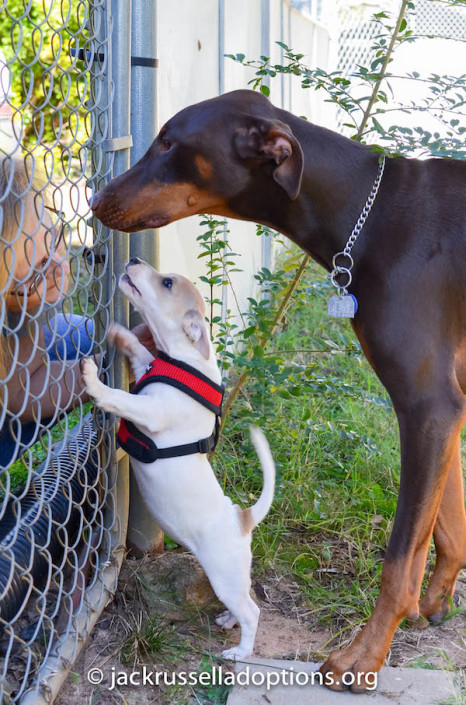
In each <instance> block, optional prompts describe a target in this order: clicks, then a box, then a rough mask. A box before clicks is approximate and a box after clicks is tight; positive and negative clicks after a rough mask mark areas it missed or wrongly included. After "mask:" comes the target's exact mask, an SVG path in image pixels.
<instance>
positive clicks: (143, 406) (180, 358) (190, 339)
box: [82, 258, 275, 659]
mask: <svg viewBox="0 0 466 705" xmlns="http://www.w3.org/2000/svg"><path fill="white" fill-rule="evenodd" d="M125 269H126V273H125V274H123V275H122V276H121V277H120V281H119V286H120V289H121V290H122V291H123V293H124V294H125V295H126V296H127V297H128V299H129V300H130V301H131V303H132V304H133V306H134V307H135V308H136V309H137V310H138V311H139V312H140V313H141V315H142V317H143V318H144V320H145V321H146V323H147V325H148V326H149V328H150V331H151V333H152V336H153V338H154V341H155V343H156V346H157V350H158V351H159V356H158V357H157V358H156V359H155V360H153V358H152V355H151V354H150V353H149V352H148V350H147V349H146V348H145V347H144V346H143V345H141V343H139V341H138V340H137V338H136V337H135V336H134V335H133V334H132V333H131V332H130V331H128V330H127V329H126V328H123V327H122V326H120V325H117V324H113V326H112V327H111V329H110V332H109V338H110V339H111V340H113V341H114V343H115V345H117V347H118V348H119V349H120V350H122V351H123V352H124V353H125V354H126V355H127V356H128V357H129V359H130V361H131V364H132V367H133V370H134V375H135V378H136V382H137V383H138V389H139V385H142V386H141V387H140V391H138V392H137V394H134V393H128V392H124V391H121V390H118V389H111V388H110V387H107V386H106V385H105V384H103V383H102V382H101V381H100V380H99V378H98V375H97V367H96V365H95V363H94V362H93V360H91V359H90V358H86V359H84V360H83V361H82V377H83V384H84V386H85V389H86V391H87V393H88V394H89V395H90V396H91V397H93V398H94V399H95V403H96V404H97V405H98V406H99V407H101V408H102V409H105V410H106V411H109V412H112V413H114V414H117V415H118V416H121V417H122V419H124V421H122V426H120V431H119V438H120V442H121V443H122V445H123V447H127V449H128V450H129V452H130V455H132V468H133V471H134V472H135V474H136V479H137V482H138V485H139V488H140V491H141V494H142V496H143V497H144V498H145V500H146V502H147V506H148V508H149V510H150V511H151V513H152V514H153V516H154V517H155V519H156V521H157V523H158V524H159V525H160V526H161V528H162V529H163V530H164V531H165V532H166V533H167V534H168V535H169V536H171V537H172V538H173V539H174V540H176V541H177V542H178V543H180V544H182V545H184V546H186V547H187V548H189V549H190V550H191V551H192V552H193V553H194V555H195V556H196V557H197V559H198V560H199V562H200V563H201V565H202V567H203V568H204V570H205V572H206V574H207V576H208V578H209V580H210V582H211V585H212V587H213V589H214V591H215V593H216V594H217V596H218V598H219V599H220V600H221V601H222V602H223V603H224V604H225V607H226V608H227V610H226V612H224V613H223V614H221V615H220V616H219V617H218V619H217V620H216V621H217V624H219V625H221V626H222V627H223V628H224V629H230V628H231V627H233V625H234V624H236V622H239V624H240V627H241V641H240V643H239V645H238V646H236V647H234V648H232V649H228V650H226V651H224V652H223V656H224V658H230V659H239V658H244V657H245V656H249V655H250V654H251V653H252V651H253V647H254V639H255V635H256V630H257V623H258V620H259V608H258V607H257V605H256V604H255V603H254V602H253V600H252V599H251V596H250V594H249V593H250V589H251V579H250V568H251V532H252V529H253V528H254V527H255V526H257V524H258V523H259V522H260V521H262V519H263V518H264V517H265V515H266V514H267V512H268V510H269V508H270V505H271V503H272V499H273V493H274V485H275V468H274V463H273V459H272V455H271V453H270V448H269V446H268V443H267V441H266V439H265V437H264V435H263V434H262V432H261V431H259V430H258V429H251V434H252V440H253V443H254V446H255V449H256V452H257V454H258V456H259V459H260V462H261V465H262V471H263V475H264V487H263V490H262V494H261V496H260V498H259V500H258V501H257V503H256V504H254V505H253V506H252V507H249V508H247V509H241V508H240V507H238V506H237V505H235V504H233V503H232V501H231V499H229V498H228V497H225V495H224V494H223V492H222V489H221V487H220V485H219V483H218V482H217V480H216V478H215V475H214V473H213V471H212V468H211V466H210V463H209V461H208V459H207V455H206V452H207V451H208V450H210V449H211V448H212V447H213V446H214V445H215V442H216V431H217V421H218V416H219V413H220V404H221V397H222V393H223V388H222V387H221V386H220V385H221V375H220V371H219V369H218V366H217V362H216V359H215V354H214V350H213V346H212V343H211V341H210V338H209V336H208V333H207V328H206V323H205V318H204V316H205V304H204V301H203V298H202V296H201V295H200V293H199V292H198V291H197V289H196V288H195V287H194V286H193V284H192V283H191V282H190V281H188V280H187V279H186V278H185V277H182V276H180V275H178V274H168V275H165V274H160V273H158V272H156V271H155V270H154V269H153V268H152V267H150V266H149V265H148V264H146V263H145V262H142V261H141V260H138V259H137V258H133V259H131V260H130V262H129V263H128V264H127V265H126V268H125ZM159 358H161V359H159ZM152 368H154V369H152ZM154 370H155V376H156V380H154V382H153V383H152V382H147V379H148V377H150V376H151V375H153V373H154ZM141 378H142V379H141ZM161 379H163V380H164V381H160V380H161ZM186 382H187V383H188V385H187V386H184V385H186ZM133 391H134V390H133ZM201 396H202V398H201ZM215 413H216V414H217V417H216V416H215ZM125 444H126V445H125ZM145 453H148V455H145ZM151 453H152V454H155V455H156V456H157V458H158V459H155V460H154V459H153V458H154V457H155V456H154V455H152V456H151ZM167 455H168V456H169V457H167ZM170 456H172V457H170ZM136 458H139V459H136Z"/></svg>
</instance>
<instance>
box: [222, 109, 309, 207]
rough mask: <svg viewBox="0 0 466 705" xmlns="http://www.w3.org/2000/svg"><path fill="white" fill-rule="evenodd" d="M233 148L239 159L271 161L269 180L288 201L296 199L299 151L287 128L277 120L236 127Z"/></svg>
mask: <svg viewBox="0 0 466 705" xmlns="http://www.w3.org/2000/svg"><path fill="white" fill-rule="evenodd" d="M235 147H236V151H237V152H238V154H239V156H240V157H241V158H242V159H259V160H262V161H271V160H273V161H274V162H275V164H277V168H276V169H275V170H274V172H273V178H274V179H275V181H276V182H277V183H278V184H280V186H281V187H282V188H283V189H284V190H285V191H286V192H287V194H288V196H289V197H290V198H292V199H295V198H297V197H298V195H299V192H300V190H301V181H302V177H303V167H304V157H303V150H302V149H301V145H300V144H299V142H298V140H297V139H296V137H295V136H294V135H293V132H292V131H291V128H290V127H289V126H288V125H286V124H285V123H284V122H281V121H280V120H260V121H257V123H256V124H254V125H252V126H250V127H240V128H239V129H238V130H237V132H236V134H235Z"/></svg>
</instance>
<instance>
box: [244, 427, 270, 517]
mask: <svg viewBox="0 0 466 705" xmlns="http://www.w3.org/2000/svg"><path fill="white" fill-rule="evenodd" d="M250 433H251V439H252V442H253V445H254V448H255V449H256V453H257V455H258V457H259V461H260V464H261V467H262V473H263V475H264V486H263V488H262V493H261V496H260V497H259V499H258V500H257V502H256V503H255V504H253V505H252V507H249V508H248V509H245V510H243V511H244V512H245V513H246V514H248V515H249V519H250V521H249V522H248V523H249V527H248V528H249V530H250V531H252V529H253V528H254V527H255V526H257V525H258V524H259V523H260V522H261V521H262V519H264V517H265V516H266V514H267V512H268V511H269V509H270V505H271V504H272V500H273V495H274V491H275V463H274V462H273V458H272V453H271V452H270V446H269V444H268V442H267V439H266V437H265V436H264V434H263V432H262V431H261V430H260V428H257V427H256V426H251V428H250Z"/></svg>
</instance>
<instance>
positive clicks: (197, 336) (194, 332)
mask: <svg viewBox="0 0 466 705" xmlns="http://www.w3.org/2000/svg"><path fill="white" fill-rule="evenodd" d="M183 330H184V333H185V335H186V337H187V338H188V340H190V341H191V343H192V344H193V345H194V347H195V348H196V350H199V352H200V353H201V355H203V356H204V357H205V359H206V360H208V359H209V356H210V346H209V339H208V337H207V331H206V327H205V321H204V319H203V318H202V316H201V314H200V313H199V311H196V310H194V309H193V310H192V311H188V312H187V313H186V314H185V317H184V319H183Z"/></svg>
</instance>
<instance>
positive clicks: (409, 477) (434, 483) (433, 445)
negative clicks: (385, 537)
mask: <svg viewBox="0 0 466 705" xmlns="http://www.w3.org/2000/svg"><path fill="white" fill-rule="evenodd" d="M439 388H440V389H441V387H437V389H439ZM405 398H406V397H405ZM394 402H396V400H394ZM395 407H396V408H397V414H398V422H399V426H400V440H401V482H400V493H399V500H398V507H397V511H396V516H395V522H394V526H393V531H392V535H391V537H390V542H389V546H388V550H387V554H386V557H385V561H384V566H383V571H382V584H381V589H380V594H379V597H378V599H377V603H376V606H375V609H374V612H373V613H372V615H371V617H370V619H369V621H368V622H367V624H366V626H365V627H364V629H363V630H362V631H361V632H360V634H358V636H357V637H356V639H355V641H354V642H353V644H351V646H349V647H348V648H347V649H344V650H342V651H339V652H335V653H333V654H331V655H330V657H329V658H328V659H327V661H326V662H325V663H324V665H323V666H322V668H321V670H322V672H323V673H328V672H332V673H333V678H334V685H333V686H332V687H333V688H334V689H335V690H342V689H344V687H345V685H344V683H345V682H346V683H348V681H349V680H350V676H346V677H345V681H343V678H342V677H343V674H344V673H352V674H353V677H354V678H355V682H354V684H352V685H351V689H352V690H354V691H358V690H364V689H365V688H366V687H367V683H366V684H365V683H364V674H366V673H372V672H375V671H378V670H379V669H380V668H381V666H382V664H383V662H384V659H385V657H386V655H387V652H388V649H389V647H390V643H391V640H392V638H393V634H394V632H395V629H396V627H397V625H398V624H399V622H400V621H401V620H402V619H403V618H404V617H408V618H415V617H416V615H417V614H418V610H419V598H420V588H421V581H422V576H423V573H424V567H425V560H426V554H427V549H428V546H429V542H430V538H431V536H432V531H433V528H434V524H435V521H436V517H437V513H438V510H439V506H440V502H441V499H442V494H443V490H444V487H445V483H446V480H447V475H448V471H449V468H450V465H451V463H452V461H453V457H454V455H455V453H456V452H457V448H458V442H459V434H460V431H461V427H462V425H463V422H464V417H465V404H464V397H463V395H462V393H461V392H460V391H459V389H457V388H456V387H453V385H452V384H450V386H449V387H448V382H446V383H445V387H444V388H443V389H442V391H441V392H440V391H435V390H431V392H430V393H427V390H424V394H423V395H422V398H419V397H418V396H415V397H414V399H413V398H411V403H410V405H409V406H406V405H404V407H403V408H400V406H398V407H397V405H396V403H395ZM452 577H453V576H452ZM370 683H371V684H372V680H371V681H370Z"/></svg>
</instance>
